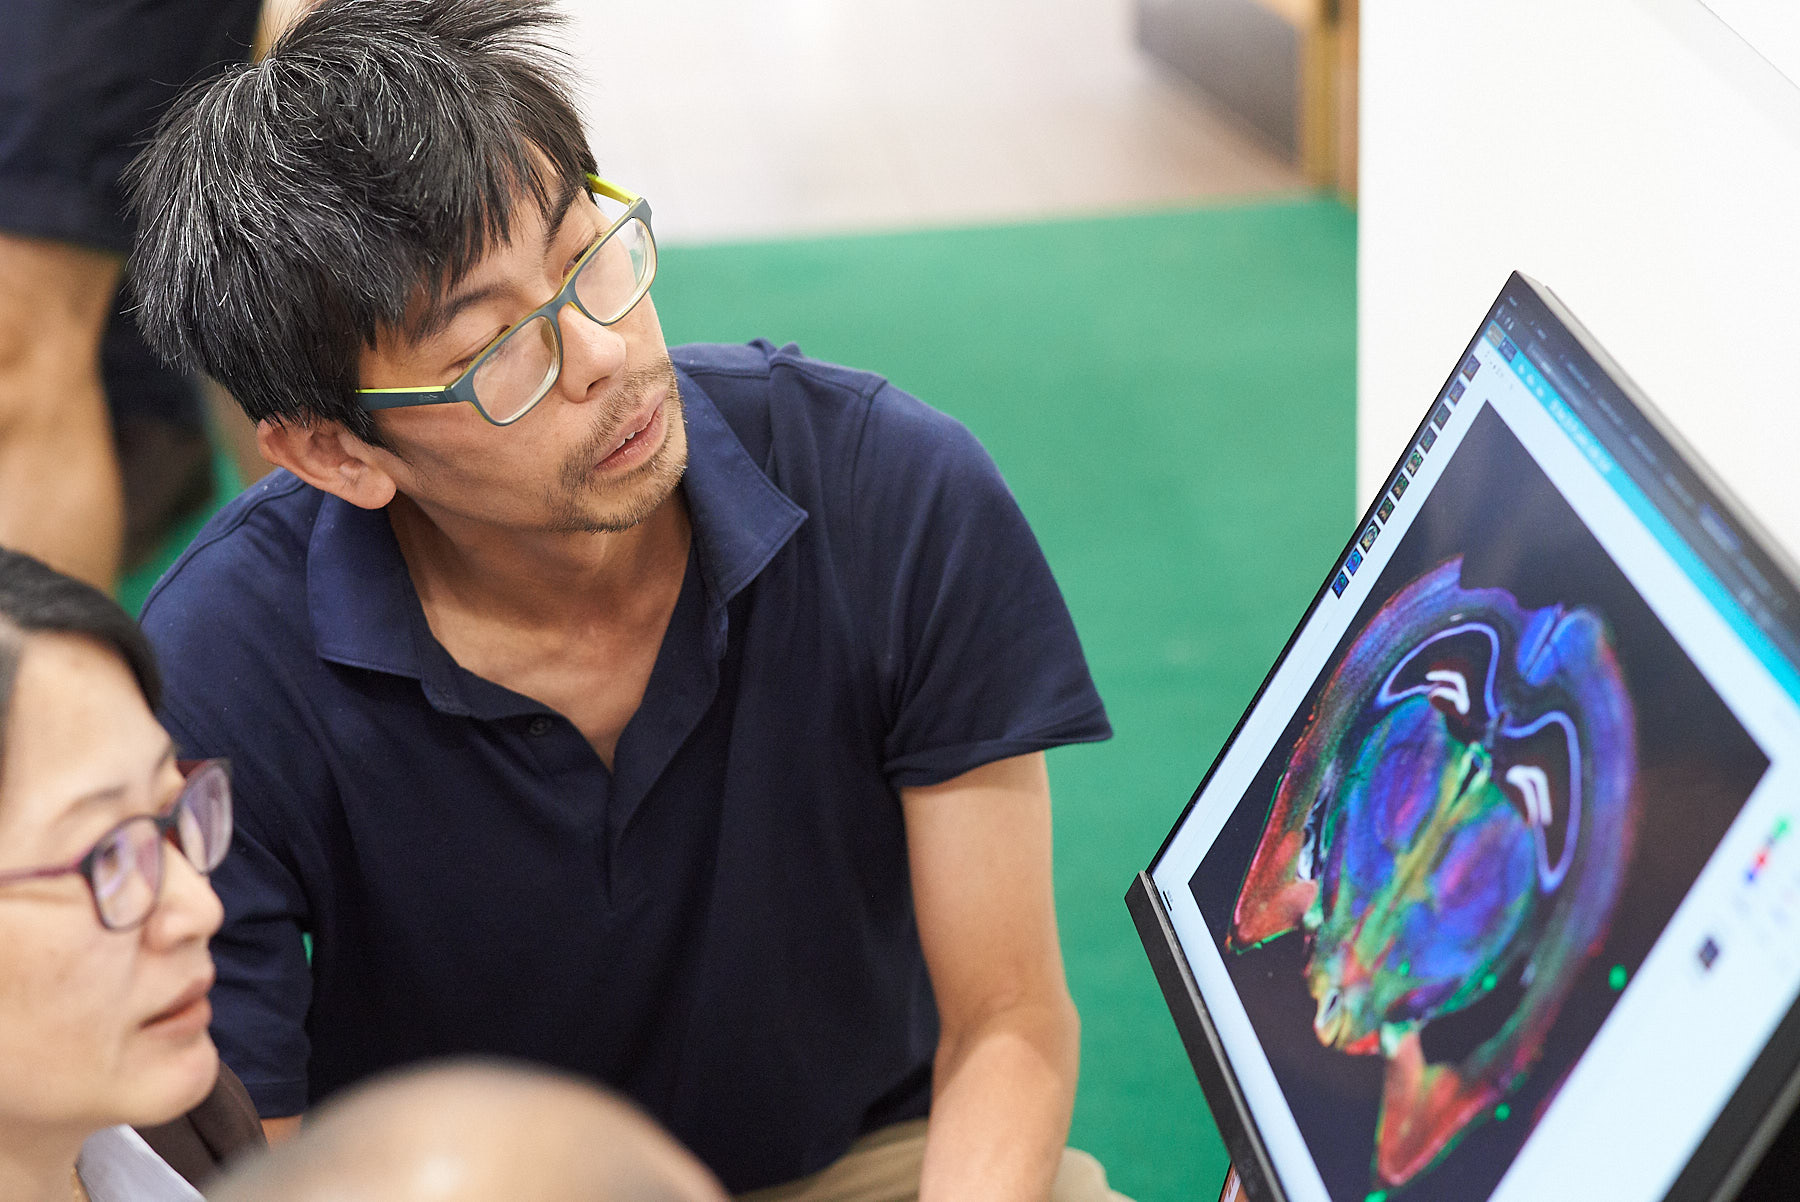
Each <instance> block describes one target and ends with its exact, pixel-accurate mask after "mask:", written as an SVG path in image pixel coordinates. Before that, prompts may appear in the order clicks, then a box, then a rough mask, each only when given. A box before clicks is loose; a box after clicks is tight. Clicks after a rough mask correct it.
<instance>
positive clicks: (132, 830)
mask: <svg viewBox="0 0 1800 1202" xmlns="http://www.w3.org/2000/svg"><path fill="white" fill-rule="evenodd" d="M156 692H157V675H156V668H155V664H154V661H153V660H152V658H151V653H150V649H149V646H148V645H147V644H146V643H145V642H144V639H143V636H142V635H141V634H139V633H138V628H137V625H136V623H134V622H133V621H132V620H131V618H130V617H129V616H128V615H126V613H125V612H124V611H123V610H121V609H120V608H119V607H118V605H117V604H115V603H114V602H113V601H112V600H111V599H110V598H108V597H106V596H105V595H104V594H102V593H100V592H98V591H97V590H95V589H93V588H91V587H89V586H88V585H86V584H82V583H80V582H78V581H75V580H72V579H70V578H69V577H67V576H63V575H61V574H59V573H57V572H55V571H53V570H51V569H50V568H48V567H45V566H44V565H43V564H42V563H39V562H38V561H37V560H35V559H32V558H30V557H28V556H25V555H21V554H18V553H17V552H12V551H5V550H0V1066H4V1068H3V1069H0V1197H4V1198H7V1199H11V1200H16V1202H37V1200H38V1199H47V1200H48V1199H54V1202H65V1200H66V1199H68V1198H69V1197H70V1195H71V1191H72V1189H73V1188H74V1173H75V1164H76V1160H77V1157H78V1156H80V1155H82V1145H83V1143H84V1142H85V1141H86V1140H87V1139H88V1137H90V1136H92V1135H94V1134H95V1133H96V1132H99V1131H102V1130H103V1129H109V1128H113V1127H116V1126H120V1125H124V1124H134V1125H140V1126H142V1125H150V1124H156V1123H163V1122H166V1121H168V1120H170V1119H173V1118H175V1117H176V1116H178V1115H180V1114H182V1113H184V1112H185V1111H187V1110H188V1109H189V1108H190V1107H192V1106H194V1105H195V1104H196V1103H197V1102H199V1101H200V1100H201V1098H203V1097H205V1096H206V1094H207V1092H208V1091H209V1090H210V1089H211V1088H212V1086H213V1082H214V1081H215V1079H216V1078H217V1076H218V1071H219V1060H218V1053H217V1052H216V1051H215V1050H214V1048H213V1044H212V1040H211V1038H210V1037H209V1036H208V1035H207V1025H208V1023H209V1022H210V1021H211V1016H212V1015H211V1010H210V1009H209V1008H208V1004H207V1000H206V997H207V991H208V989H209V988H210V987H211V985H212V979H213V966H212V958H211V956H210V954H209V953H208V951H207V940H208V939H209V938H211V936H212V934H213V932H214V931H216V930H217V929H218V927H219V922H220V919H221V917H222V914H221V910H220V906H219V901H218V898H216V897H215V896H214V895H213V892H212V889H211V887H210V886H209V885H208V884H207V881H206V877H205V876H204V873H205V872H206V871H208V870H209V869H210V868H211V867H213V866H214V865H216V864H217V862H218V859H219V857H220V856H222V855H223V854H224V850H225V847H226V845H227V844H228V843H229V840H230V829H231V826H230V822H231V809H230V793H229V790H228V788H227V786H226V783H225V774H224V768H223V765H220V764H209V765H205V766H203V767H201V768H200V769H199V770H198V772H197V773H196V774H195V775H194V776H192V777H190V778H188V779H187V780H186V781H185V782H184V779H183V774H182V772H181V770H180V768H179V767H178V766H177V764H176V761H175V751H174V748H173V747H172V746H171V744H170V742H169V737H168V735H167V734H165V733H164V732H163V729H162V727H161V726H159V725H158V724H157V721H156V718H155V717H154V715H153V714H152V713H151V706H152V705H153V704H154V702H155V700H156ZM170 844H174V846H175V849H177V850H171V849H170V847H169V845H170ZM146 1154H147V1152H146ZM84 1163H85V1162H84ZM76 1196H78V1197H79V1196H80V1194H79V1193H77V1194H76Z"/></svg>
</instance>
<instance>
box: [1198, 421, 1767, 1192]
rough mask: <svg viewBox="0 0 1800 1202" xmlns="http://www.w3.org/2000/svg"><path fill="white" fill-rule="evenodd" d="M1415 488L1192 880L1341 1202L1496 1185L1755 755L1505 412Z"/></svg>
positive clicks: (1691, 870) (1758, 765)
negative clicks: (1412, 506)
mask: <svg viewBox="0 0 1800 1202" xmlns="http://www.w3.org/2000/svg"><path fill="white" fill-rule="evenodd" d="M1415 500H1416V501H1417V502H1418V503H1419V508H1418V510H1417V512H1416V513H1415V514H1414V517H1413V522H1412V525H1411V526H1410V527H1409V528H1408V530H1407V532H1406V534H1405V535H1404V536H1403V537H1401V538H1400V539H1399V540H1398V542H1397V543H1396V545H1395V546H1394V547H1393V548H1392V549H1391V558H1390V559H1389V560H1388V562H1387V563H1386V564H1385V565H1384V566H1383V567H1382V569H1381V571H1380V573H1379V574H1378V576H1377V577H1376V578H1375V579H1374V580H1373V581H1370V582H1369V589H1368V592H1367V595H1366V596H1364V597H1363V599H1362V600H1361V601H1360V602H1359V604H1358V608H1357V613H1356V615H1355V616H1354V618H1353V619H1352V621H1351V623H1350V626H1349V629H1348V630H1347V631H1346V633H1345V634H1344V635H1343V636H1342V638H1341V639H1340V640H1339V643H1338V646H1337V648H1336V649H1335V650H1334V651H1333V653H1332V654H1331V656H1330V657H1329V658H1328V659H1327V660H1326V662H1325V663H1324V664H1323V665H1322V667H1321V668H1320V670H1319V672H1318V674H1317V676H1316V677H1315V679H1314V682H1313V685H1312V687H1311V689H1310V690H1309V692H1308V693H1307V695H1306V698H1305V700H1304V702H1303V704H1301V705H1300V706H1298V707H1297V709H1296V711H1295V713H1294V714H1293V715H1292V717H1291V718H1290V720H1289V721H1288V723H1287V726H1286V728H1285V730H1284V731H1283V733H1282V735H1281V737H1280V738H1279V739H1277V740H1276V742H1275V744H1274V746H1273V748H1272V749H1271V750H1270V752H1269V753H1268V755H1267V756H1266V757H1265V759H1264V762H1263V764H1262V766H1261V768H1260V769H1259V771H1258V772H1257V774H1256V776H1255V778H1254V779H1253V781H1252V782H1251V785H1250V787H1249V788H1248V789H1247V790H1246V792H1245V793H1244V795H1243V797H1242V798H1241V799H1240V800H1239V802H1238V803H1237V805H1236V807H1235V808H1234V809H1233V810H1232V813H1231V815H1230V817H1229V818H1227V820H1226V822H1225V826H1224V828H1223V829H1222V830H1221V831H1220V833H1219V836H1218V837H1217V839H1216V840H1215V841H1214V843H1213V845H1212V847H1211V848H1210V849H1209V850H1208V851H1207V853H1206V855H1205V857H1204V858H1203V859H1202V861H1201V863H1200V866H1199V868H1198V869H1197V871H1196V872H1195V874H1194V876H1193V877H1192V879H1191V880H1190V882H1189V888H1190V890H1191V891H1192V893H1193V895H1194V899H1195V901H1196V903H1197V904H1198V906H1199V908H1200V913H1201V915H1202V917H1203V918H1204V919H1205V921H1206V924H1207V927H1208V930H1209V931H1210V933H1211V935H1212V937H1213V938H1214V940H1215V941H1216V944H1217V946H1218V947H1219V949H1220V953H1221V955H1222V957H1223V959H1224V962H1225V966H1226V969H1227V971H1228V972H1229V974H1230V976H1231V979H1232V982H1233V985H1234V987H1235V988H1236V990H1237V992H1238V996H1239V997H1240V999H1241V1000H1242V1002H1243V1004H1244V1007H1245V1010H1246V1012H1247V1013H1248V1015H1249V1017H1250V1020H1251V1024H1252V1026H1253V1027H1254V1029H1255V1031H1256V1033H1257V1036H1258V1039H1259V1042H1260V1044H1261V1046H1262V1048H1263V1049H1264V1052H1265V1054H1266V1055H1267V1057H1268V1059H1269V1063H1270V1066H1271V1068H1272V1069H1273V1070H1274V1072H1275V1076H1276V1079H1277V1081H1278V1083H1279V1084H1280V1086H1281V1088H1282V1092H1283V1096H1284V1098H1285V1100H1286V1102H1287V1105H1288V1108H1289V1109H1290V1110H1291V1111H1292V1113H1293V1116H1294V1119H1295V1121H1296V1122H1297V1123H1298V1124H1299V1127H1300V1131H1301V1134H1302V1136H1303V1137H1304V1138H1305V1140H1306V1143H1307V1147H1308V1150H1309V1152H1310V1153H1311V1154H1312V1156H1313V1159H1314V1162H1315V1164H1316V1165H1317V1167H1318V1169H1319V1172H1320V1175H1321V1177H1322V1178H1323V1179H1324V1181H1325V1183H1326V1188H1327V1190H1328V1191H1329V1192H1330V1194H1331V1196H1332V1198H1333V1199H1335V1200H1338V1202H1370V1200H1375V1202H1402V1200H1405V1202H1413V1200H1415V1199H1416V1200H1426V1199H1430V1200H1443V1202H1452V1200H1453V1202H1476V1200H1478V1199H1483V1198H1486V1197H1488V1195H1489V1194H1490V1193H1491V1192H1492V1190H1493V1188H1494V1186H1495V1184H1496V1183H1498V1181H1499V1180H1500V1178H1501V1176H1502V1175H1503V1174H1504V1173H1505V1171H1506V1169H1507V1167H1508V1166H1509V1165H1510V1164H1511V1163H1512V1160H1513V1158H1514V1157H1515V1156H1516V1155H1517V1154H1518V1150H1519V1148H1520V1147H1521V1146H1522V1145H1523V1144H1524V1142H1525V1140H1526V1139H1527V1138H1528V1137H1529V1135H1530V1133H1531V1131H1532V1129H1533V1128H1534V1127H1535V1126H1536V1125H1537V1124H1538V1123H1539V1122H1540V1121H1541V1120H1542V1118H1543V1116H1544V1112H1545V1110H1546V1108H1547V1107H1548V1106H1549V1104H1550V1102H1551V1100H1552V1099H1553V1098H1554V1097H1555V1095H1556V1091H1557V1089H1558V1088H1559V1086H1560V1085H1561V1083H1562V1082H1563V1081H1564V1080H1565V1079H1566V1078H1567V1076H1568V1074H1569V1073H1570V1072H1571V1071H1572V1070H1573V1068H1574V1067H1575V1065H1576V1064H1577V1063H1578V1061H1579V1060H1580V1058H1581V1056H1582V1054H1583V1053H1584V1051H1585V1050H1586V1048H1587V1046H1588V1044H1589V1043H1590V1042H1591V1041H1592V1039H1593V1037H1594V1034H1595V1032H1596V1031H1598V1030H1599V1027H1600V1024H1601V1023H1602V1022H1603V1021H1604V1020H1605V1018H1606V1016H1607V1014H1608V1013H1610V1011H1611V1009H1612V1007H1613V1005H1614V1004H1615V1003H1616V1002H1617V1000H1618V999H1619V997H1621V996H1622V995H1623V993H1624V992H1625V991H1628V990H1629V989H1630V986H1631V981H1632V979H1633V977H1634V975H1635V973H1636V972H1637V969H1638V967H1639V965H1640V964H1641V963H1642V962H1643V960H1644V957H1645V956H1646V955H1648V954H1649V950H1650V947H1651V945H1652V944H1653V943H1654V942H1655V940H1656V938H1657V936H1658V935H1659V934H1660V932H1661V931H1662V928H1663V926H1664V925H1665V923H1666V922H1667V921H1668V918H1669V916H1670V915H1671V914H1672V913H1673V911H1674V908H1675V906H1676V905H1677V904H1678V903H1679V902H1680V900H1681V898H1682V896H1683V895H1684V894H1685V893H1686V891H1687V888H1688V886H1689V885H1690V884H1691V883H1692V881H1693V879H1694V877H1695V876H1696V875H1697V874H1698V872H1699V870H1700V868H1701V867H1702V865H1703V864H1704V862H1705V859H1706V856H1707V854H1708V852H1709V850H1710V848H1712V847H1713V846H1714V845H1715V844H1716V843H1717V841H1718V839H1719V837H1720V836H1721V835H1722V833H1723V832H1724V830H1725V828H1726V827H1727V826H1728V825H1729V824H1730V822H1731V820H1732V819H1733V818H1734V817H1735V816H1736V814H1737V812H1738V810H1739V809H1740V808H1741V807H1742V805H1743V803H1744V801H1745V799H1746V798H1747V797H1748V796H1749V794H1750V792H1751V790H1752V789H1753V788H1754V787H1755V784H1756V782H1757V780H1759V779H1760V778H1761V776H1762V775H1763V773H1764V772H1765V771H1766V769H1767V767H1768V760H1767V758H1766V757H1765V756H1764V755H1763V753H1762V752H1761V750H1760V749H1759V748H1758V747H1757V746H1756V744H1755V742H1754V741H1753V740H1752V739H1751V738H1750V737H1749V735H1748V734H1747V733H1746V732H1745V731H1744V729H1743V728H1742V726H1741V725H1740V724H1739V723H1738V722H1737V720H1736V719H1735V718H1734V717H1733V716H1732V714H1731V712H1730V711H1729V710H1728V709H1727V708H1726V707H1725V705H1724V704H1723V703H1722V702H1721V701H1720V700H1719V698H1718V696H1717V694H1715V693H1714V692H1713V691H1712V689H1711V687H1710V686H1709V685H1708V684H1707V682H1706V680H1705V678H1704V677H1702V676H1701V675H1700V673H1699V671H1698V670H1697V669H1696V668H1695V667H1694V665H1693V663H1692V661H1691V660H1689V659H1688V658H1687V656H1686V654H1685V653H1684V652H1683V651H1682V650H1681V648H1680V646H1679V645H1678V644H1677V643H1676V642H1675V641H1674V639H1673V638H1672V637H1671V636H1670V635H1669V633H1668V631H1667V629H1666V628H1665V627H1663V626H1662V624H1661V623H1660V622H1659V621H1658V620H1657V618H1656V616H1655V615H1654V614H1653V613H1652V612H1651V610H1650V609H1649V607H1648V606H1647V605H1646V604H1645V603H1644V601H1643V599H1642V598H1641V597H1640V596H1639V595H1638V593H1637V592H1636V591H1635V589H1634V588H1633V587H1632V586H1631V583H1630V582H1629V580H1627V579H1626V577H1625V576H1624V574H1623V573H1622V572H1621V571H1620V570H1619V568H1618V566H1617V565H1616V564H1614V562H1613V561H1612V559H1611V558H1610V557H1609V556H1608V555H1607V553H1606V552H1605V550H1604V549H1603V548H1602V547H1601V546H1600V544H1599V543H1598V542H1597V541H1596V540H1595V539H1594V538H1593V536H1592V535H1591V534H1590V533H1589V532H1588V531H1587V529H1586V528H1585V527H1584V526H1583V525H1582V524H1581V523H1580V521H1579V520H1578V519H1577V518H1576V516H1575V514H1574V512H1573V511H1572V510H1571V509H1570V508H1569V506H1568V504H1567V502H1566V501H1564V500H1563V498H1562V496H1561V495H1560V494H1559V493H1558V492H1557V491H1556V489H1555V488H1554V487H1553V486H1552V485H1551V483H1550V482H1549V480H1548V479H1547V478H1546V477H1545V476H1544V475H1543V473H1542V472H1541V470H1540V469H1539V468H1538V467H1537V466H1536V464H1535V463H1534V462H1533V461H1532V460H1531V459H1530V457H1529V456H1528V455H1526V453H1525V451H1524V449H1523V448H1522V447H1521V446H1520V445H1519V443H1518V441H1517V440H1516V438H1514V436H1513V435H1512V432H1511V431H1510V430H1509V429H1508V428H1507V427H1506V424H1505V422H1504V421H1502V420H1501V419H1500V418H1499V417H1498V416H1497V415H1496V414H1495V413H1494V411H1493V410H1492V409H1491V408H1487V407H1483V408H1481V409H1479V410H1478V411H1476V413H1475V414H1474V415H1473V420H1472V422H1471V424H1470V427H1469V430H1468V432H1467V434H1466V436H1465V438H1464V439H1463V441H1462V442H1461V444H1459V446H1458V447H1457V449H1456V451H1455V453H1454V454H1453V455H1452V457H1451V458H1450V460H1449V461H1448V462H1447V463H1446V464H1444V471H1443V475H1442V477H1441V478H1440V479H1439V480H1438V482H1437V484H1436V485H1435V486H1434V487H1433V488H1432V490H1431V492H1430V493H1429V495H1426V496H1424V497H1422V498H1415ZM1684 954H1691V952H1684Z"/></svg>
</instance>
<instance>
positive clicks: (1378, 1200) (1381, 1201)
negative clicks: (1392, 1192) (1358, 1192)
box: [1363, 1189, 1387, 1202]
mask: <svg viewBox="0 0 1800 1202" xmlns="http://www.w3.org/2000/svg"><path fill="white" fill-rule="evenodd" d="M1363 1202H1387V1191H1386V1190H1384V1189H1378V1190H1376V1191H1375V1192H1374V1193H1372V1194H1370V1195H1369V1196H1368V1197H1366V1198H1364V1199H1363Z"/></svg>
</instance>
